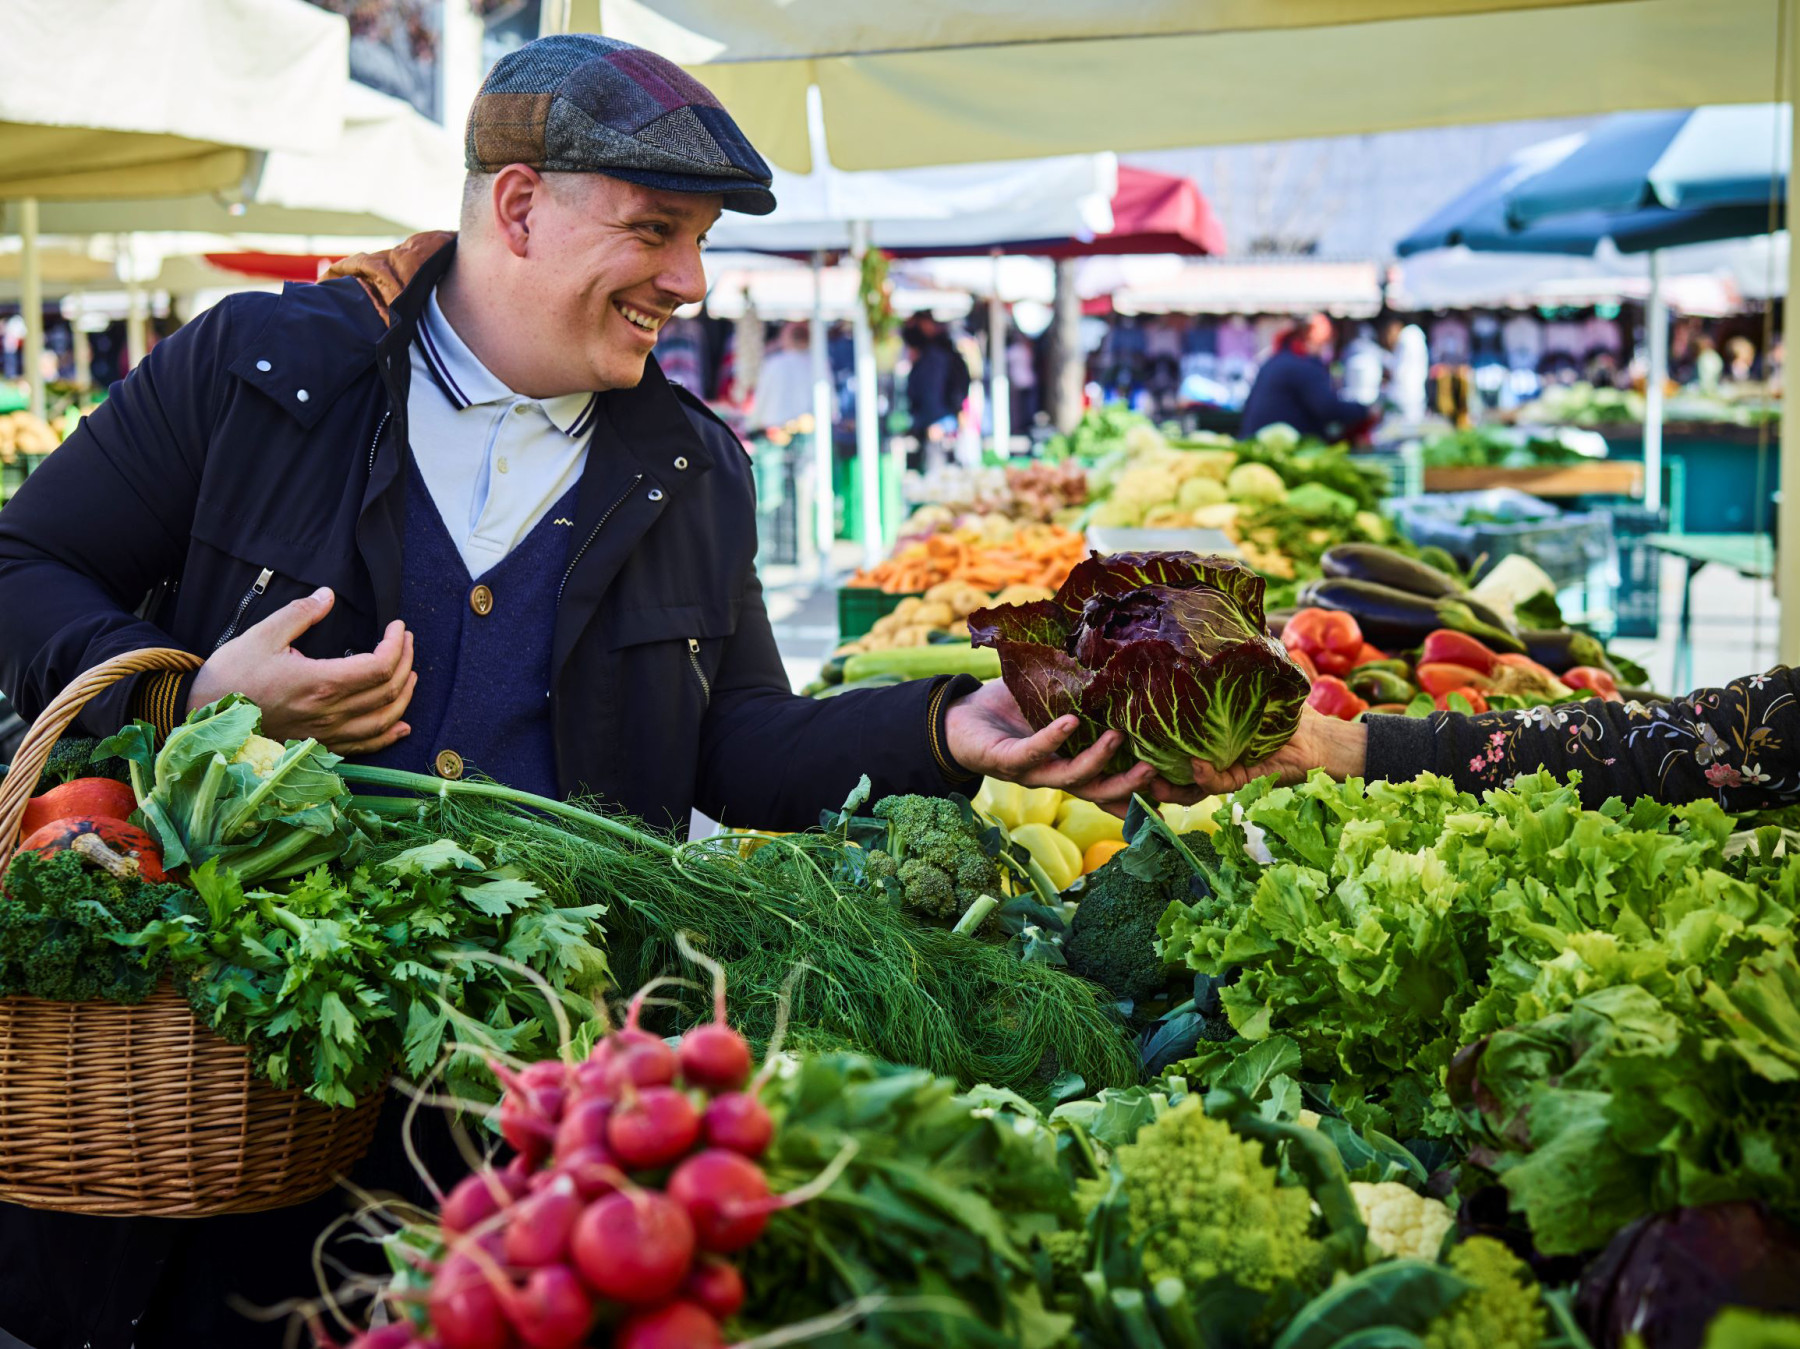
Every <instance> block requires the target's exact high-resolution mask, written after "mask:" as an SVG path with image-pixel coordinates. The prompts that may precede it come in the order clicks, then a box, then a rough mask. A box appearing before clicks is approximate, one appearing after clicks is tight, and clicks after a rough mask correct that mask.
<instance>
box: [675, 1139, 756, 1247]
mask: <svg viewBox="0 0 1800 1349" xmlns="http://www.w3.org/2000/svg"><path fill="white" fill-rule="evenodd" d="M667 1193H668V1196H669V1198H670V1199H673V1200H674V1201H675V1202H676V1203H677V1204H680V1205H681V1207H682V1208H683V1209H684V1210H686V1212H687V1216H688V1219H689V1221H690V1222H692V1223H693V1224H694V1239H695V1241H696V1242H697V1243H698V1245H699V1247H700V1249H701V1250H703V1251H713V1252H716V1253H717V1254H720V1255H729V1254H730V1253H731V1252H733V1251H741V1250H743V1249H744V1247H746V1246H748V1245H749V1244H750V1243H751V1242H753V1241H755V1240H756V1239H757V1238H758V1237H760V1236H761V1235H762V1232H763V1228H765V1227H767V1226H768V1225H769V1208H770V1205H769V1202H768V1200H769V1182H768V1181H767V1180H766V1179H765V1178H764V1176H763V1173H762V1168H761V1167H759V1166H757V1164H756V1163H755V1162H753V1161H751V1160H750V1159H749V1158H748V1157H744V1156H741V1155H739V1154H738V1153H735V1152H726V1151H725V1150H724V1149H722V1148H708V1149H707V1150H706V1151H705V1152H701V1153H697V1154H695V1155H694V1156H692V1157H689V1158H688V1159H687V1160H686V1161H685V1162H683V1163H682V1164H681V1165H680V1166H678V1167H676V1168H675V1171H674V1174H673V1175H671V1176H670V1177H669V1184H668V1187H667Z"/></svg>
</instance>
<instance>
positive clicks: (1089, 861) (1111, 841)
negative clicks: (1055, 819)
mask: <svg viewBox="0 0 1800 1349" xmlns="http://www.w3.org/2000/svg"><path fill="white" fill-rule="evenodd" d="M1124 851H1125V840H1124V839H1122V838H1103V839H1100V840H1099V841H1098V842H1096V843H1095V844H1094V845H1093V846H1092V847H1091V848H1089V849H1088V850H1087V851H1086V852H1084V853H1082V854H1081V874H1082V875H1083V876H1086V875H1087V874H1088V873H1089V872H1093V871H1098V870H1100V868H1101V867H1103V866H1105V865H1106V864H1107V863H1108V862H1110V861H1112V860H1113V858H1114V856H1116V855H1117V854H1119V853H1122V852H1124Z"/></svg>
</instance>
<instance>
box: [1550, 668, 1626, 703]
mask: <svg viewBox="0 0 1800 1349" xmlns="http://www.w3.org/2000/svg"><path fill="white" fill-rule="evenodd" d="M1562 682H1563V683H1565V684H1567V685H1568V686H1569V687H1570V688H1572V689H1586V690H1587V691H1588V692H1589V693H1592V694H1594V695H1595V696H1596V697H1600V698H1604V699H1606V701H1607V702H1609V703H1620V702H1624V701H1625V700H1624V699H1623V698H1622V697H1620V696H1619V681H1618V680H1616V679H1614V678H1613V677H1612V671H1610V670H1602V669H1600V668H1599V667H1598V666H1594V665H1577V666H1576V667H1575V668H1574V669H1573V670H1564V671H1563V674H1562Z"/></svg>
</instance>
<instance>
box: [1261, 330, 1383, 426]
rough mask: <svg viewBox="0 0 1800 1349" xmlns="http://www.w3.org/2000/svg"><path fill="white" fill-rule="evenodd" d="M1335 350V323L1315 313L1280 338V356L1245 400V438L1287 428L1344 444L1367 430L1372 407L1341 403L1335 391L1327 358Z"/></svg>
mask: <svg viewBox="0 0 1800 1349" xmlns="http://www.w3.org/2000/svg"><path fill="white" fill-rule="evenodd" d="M1330 345H1331V319H1330V317H1329V316H1328V315H1325V314H1314V315H1312V316H1311V317H1310V318H1307V319H1305V320H1303V321H1302V322H1300V323H1297V324H1295V325H1294V326H1293V327H1292V328H1290V329H1288V330H1287V331H1286V332H1285V333H1283V334H1282V335H1281V336H1280V337H1279V338H1277V339H1276V342H1275V352H1274V354H1273V355H1271V356H1270V357H1269V359H1268V360H1266V361H1264V362H1263V366H1262V369H1261V370H1259V371H1257V372H1256V383H1255V384H1253V385H1251V386H1250V397H1249V398H1247V399H1246V400H1244V419H1243V427H1242V431H1241V434H1243V435H1245V436H1253V435H1255V434H1256V433H1257V432H1258V431H1260V430H1261V429H1262V428H1263V427H1265V426H1273V425H1275V424H1276V423H1285V424H1287V425H1288V426H1291V427H1293V428H1294V429H1295V430H1296V431H1298V432H1299V433H1300V434H1301V435H1303V436H1316V437H1318V438H1319V439H1320V440H1329V441H1339V440H1348V439H1350V438H1351V437H1352V436H1355V435H1357V434H1359V433H1361V432H1362V431H1364V430H1366V429H1367V428H1368V426H1369V425H1370V423H1371V422H1372V421H1373V420H1374V414H1373V413H1372V412H1371V410H1370V408H1369V406H1368V405H1367V404H1366V403H1352V402H1351V401H1349V400H1348V399H1345V398H1340V397H1339V396H1338V392H1337V390H1336V389H1335V388H1333V387H1332V383H1331V368H1330V367H1329V366H1327V365H1326V364H1325V355H1324V353H1325V352H1326V351H1327V350H1329V348H1330Z"/></svg>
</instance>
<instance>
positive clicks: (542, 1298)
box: [506, 1265, 594, 1349]
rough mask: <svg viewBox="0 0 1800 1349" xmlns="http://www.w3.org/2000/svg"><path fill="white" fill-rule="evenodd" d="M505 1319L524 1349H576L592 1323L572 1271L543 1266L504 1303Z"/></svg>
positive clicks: (589, 1307) (589, 1306) (590, 1308)
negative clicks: (516, 1334) (510, 1324)
mask: <svg viewBox="0 0 1800 1349" xmlns="http://www.w3.org/2000/svg"><path fill="white" fill-rule="evenodd" d="M506 1316H507V1319H508V1320H510V1321H511V1322H512V1324H513V1329H514V1330H515V1331H517V1332H518V1335H519V1339H520V1340H521V1341H522V1342H523V1343H524V1344H525V1345H526V1346H527V1349H575V1346H576V1345H579V1344H580V1343H581V1342H582V1341H583V1340H585V1339H586V1338H587V1333H588V1327H589V1326H591V1325H592V1324H593V1322H594V1304H593V1302H592V1300H590V1299H589V1297H588V1295H587V1292H586V1291H585V1290H584V1289H583V1288H582V1286H581V1280H580V1279H578V1278H576V1276H575V1271H574V1270H572V1269H570V1268H569V1267H568V1266H567V1265H545V1266H544V1267H543V1268H542V1269H534V1270H532V1271H531V1277H530V1278H528V1279H526V1280H525V1286H524V1288H522V1289H520V1290H518V1291H517V1292H516V1293H514V1294H513V1295H512V1296H511V1297H508V1298H507V1299H506Z"/></svg>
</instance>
